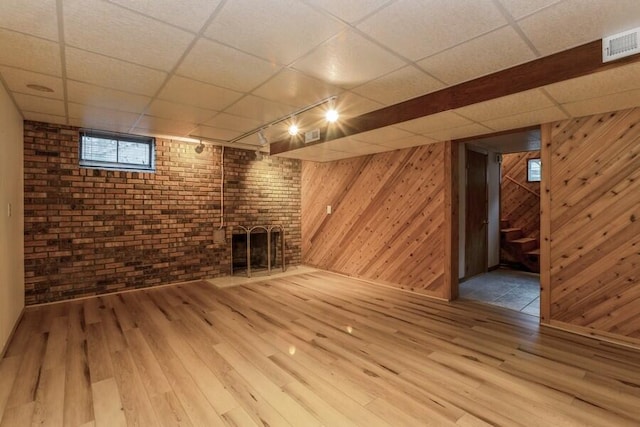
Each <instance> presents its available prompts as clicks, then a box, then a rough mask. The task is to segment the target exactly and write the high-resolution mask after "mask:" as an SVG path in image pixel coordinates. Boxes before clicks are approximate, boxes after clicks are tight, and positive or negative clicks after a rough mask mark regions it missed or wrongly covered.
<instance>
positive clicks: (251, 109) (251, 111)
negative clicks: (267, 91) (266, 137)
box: [225, 95, 295, 123]
mask: <svg viewBox="0 0 640 427" xmlns="http://www.w3.org/2000/svg"><path fill="white" fill-rule="evenodd" d="M293 111H295V107H292V106H290V105H285V104H280V103H278V102H273V101H269V100H267V99H264V98H259V97H257V96H253V95H249V96H246V97H244V98H242V99H241V100H240V101H238V102H236V103H235V104H233V105H232V106H231V107H229V108H228V109H227V110H226V111H225V113H229V114H233V115H236V116H242V117H247V118H250V119H254V120H258V121H260V122H261V123H268V122H270V121H272V120H275V119H278V118H280V117H283V116H286V115H288V114H291V113H292V112H293Z"/></svg>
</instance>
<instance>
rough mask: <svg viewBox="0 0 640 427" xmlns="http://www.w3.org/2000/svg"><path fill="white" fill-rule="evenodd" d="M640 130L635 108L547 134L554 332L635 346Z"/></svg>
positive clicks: (639, 338) (638, 329)
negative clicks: (579, 332) (561, 329)
mask: <svg viewBox="0 0 640 427" xmlns="http://www.w3.org/2000/svg"><path fill="white" fill-rule="evenodd" d="M639 125H640V108H635V109H630V110H625V111H620V112H615V113H606V114H600V115H596V116H591V117H584V118H579V119H573V120H567V121H563V122H559V123H556V124H554V125H553V126H552V127H550V128H549V129H548V130H547V132H550V134H551V135H550V144H549V153H548V157H549V158H550V167H549V168H548V170H546V169H547V168H546V166H545V165H544V163H543V174H545V175H544V176H545V178H550V179H549V181H548V182H549V191H550V199H549V200H550V224H549V229H550V236H551V244H550V265H549V269H548V272H549V276H550V285H551V293H550V303H551V305H550V307H551V323H552V324H555V325H566V326H568V327H570V328H578V329H583V330H585V331H590V333H593V334H600V335H602V336H606V337H611V336H618V337H621V338H622V339H625V340H632V341H634V342H640V309H639V308H638V307H640V252H639V251H638V247H639V246H640V221H638V218H640V126H639ZM543 152H544V150H543ZM544 211H545V208H544V206H543V212H544ZM543 271H544V270H543ZM543 286H544V285H543Z"/></svg>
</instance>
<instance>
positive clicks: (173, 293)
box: [0, 271, 640, 427]
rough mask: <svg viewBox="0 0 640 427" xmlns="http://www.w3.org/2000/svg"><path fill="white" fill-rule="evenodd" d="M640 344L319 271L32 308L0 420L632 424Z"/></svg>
mask: <svg viewBox="0 0 640 427" xmlns="http://www.w3.org/2000/svg"><path fill="white" fill-rule="evenodd" d="M639 408H640V349H634V348H630V347H621V346H617V345H615V344H611V343H605V342H602V341H596V340H593V339H591V338H589V337H584V336H579V335H575V334H570V333H567V332H563V331H559V330H556V329H549V328H541V327H540V326H539V325H538V324H537V321H536V320H535V318H533V317H532V316H528V315H525V314H522V313H517V312H513V311H509V310H506V309H503V308H499V307H488V306H484V305H481V304H477V303H473V302H466V301H460V302H453V303H446V302H441V301H436V300H432V299H428V298H426V297H424V296H421V295H416V294H412V293H408V292H403V291H400V290H398V289H394V288H388V287H385V286H379V285H375V284H372V283H368V282H363V281H361V280H358V279H354V278H350V277H345V276H341V275H337V274H332V273H328V272H323V271H313V272H310V273H303V274H297V275H289V276H287V277H281V278H277V277H274V278H265V279H264V280H263V281H261V282H255V283H250V284H245V285H242V286H238V287H226V288H216V287H215V286H213V285H211V284H209V283H208V282H205V281H198V282H191V283H185V284H180V285H176V286H171V287H161V288H154V289H145V290H141V291H138V292H128V293H122V294H116V295H108V296H101V297H97V298H93V299H87V300H82V301H71V302H65V303H62V304H56V305H51V306H39V307H32V308H28V309H27V310H26V312H25V315H24V318H23V320H22V321H21V322H20V325H18V327H17V331H16V334H15V337H14V339H13V341H12V342H11V343H10V344H9V346H8V348H7V353H6V356H5V358H4V359H2V360H0V426H11V427H14V426H22V425H30V424H32V423H33V424H38V425H64V426H74V427H75V426H87V427H89V426H99V425H141V426H143V425H144V426H146V425H161V426H176V425H177V426H188V427H190V426H242V427H244V426H252V427H253V426H256V425H257V426H261V427H265V426H299V425H304V426H314V425H316V426H320V425H324V426H333V425H340V426H366V427H373V426H376V427H377V426H388V425H389V426H391V425H393V426H400V425H457V426H483V427H484V426H487V425H504V426H518V425H523V426H545V427H546V426H551V425H553V426H555V425H563V426H573V425H576V426H583V425H593V426H601V427H605V426H606V427H609V426H614V425H615V426H637V425H638V423H639V420H640V409H639Z"/></svg>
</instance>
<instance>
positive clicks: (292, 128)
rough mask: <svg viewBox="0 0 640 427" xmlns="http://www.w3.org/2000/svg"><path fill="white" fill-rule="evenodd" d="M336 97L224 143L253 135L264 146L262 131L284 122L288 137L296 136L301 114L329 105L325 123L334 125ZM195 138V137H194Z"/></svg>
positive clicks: (304, 108)
mask: <svg viewBox="0 0 640 427" xmlns="http://www.w3.org/2000/svg"><path fill="white" fill-rule="evenodd" d="M337 98H338V97H337V96H331V97H329V98H325V99H323V100H320V101H318V102H314V103H313V104H309V105H307V106H306V107H303V108H300V109H299V110H296V111H294V112H293V113H291V114H288V115H286V116H284V117H280V118H279V119H276V120H273V121H271V122H269V123H266V124H263V125H262V126H260V127H257V128H255V129H252V130H250V131H248V132H245V133H243V134H242V135H239V136H237V137H235V138H233V139H231V140H229V141H226V143H228V144H233V143H236V142H238V141H241V140H243V139H245V138H247V137H249V136H251V135H254V134H256V133H257V134H258V141H260V145H266V144H268V143H269V141H268V140H267V138H266V136H265V135H264V131H265V129H268V128H270V127H271V126H274V125H277V124H278V123H282V122H284V121H287V120H290V122H291V123H290V125H289V128H288V129H287V131H288V133H289V135H291V136H292V137H293V136H296V135H298V134H299V133H300V132H301V129H300V127H299V125H298V123H297V122H296V118H297V117H298V116H299V115H300V114H302V113H305V112H307V111H309V110H312V109H314V108H317V107H319V106H321V105H324V104H329V109H328V110H327V111H326V112H325V119H326V120H327V122H329V123H335V122H336V121H337V120H338V118H339V113H338V111H337V110H336V108H335V101H336V99H337ZM194 137H195V135H194Z"/></svg>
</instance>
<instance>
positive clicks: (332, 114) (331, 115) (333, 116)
mask: <svg viewBox="0 0 640 427" xmlns="http://www.w3.org/2000/svg"><path fill="white" fill-rule="evenodd" d="M338 117H340V114H339V113H338V110H336V105H335V98H331V99H329V109H328V110H327V111H326V112H325V113H324V118H325V119H327V121H328V122H329V123H335V122H337V121H338Z"/></svg>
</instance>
